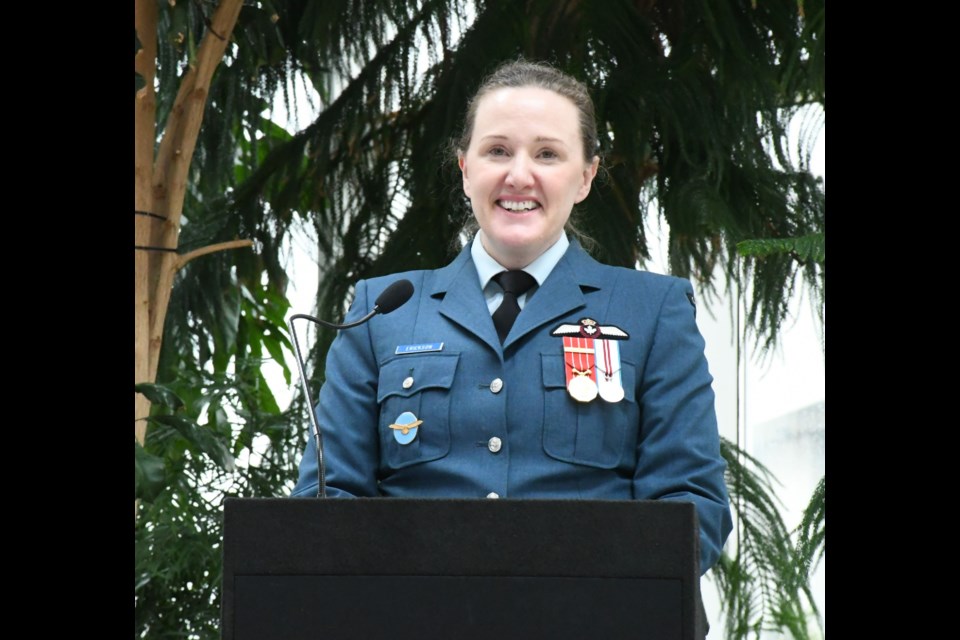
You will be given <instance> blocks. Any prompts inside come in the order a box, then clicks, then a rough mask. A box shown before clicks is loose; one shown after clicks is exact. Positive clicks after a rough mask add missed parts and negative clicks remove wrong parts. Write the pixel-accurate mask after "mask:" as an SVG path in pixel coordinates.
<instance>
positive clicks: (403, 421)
mask: <svg viewBox="0 0 960 640" xmlns="http://www.w3.org/2000/svg"><path fill="white" fill-rule="evenodd" d="M421 424H423V420H419V419H418V418H417V416H415V415H413V413H411V412H410V411H404V412H403V413H401V414H400V415H399V416H397V420H396V422H394V423H393V424H391V425H390V428H391V429H393V437H394V438H395V439H396V441H397V442H399V443H400V444H410V443H411V442H413V440H414V439H415V438H416V437H417V432H418V431H419V430H420V425H421Z"/></svg>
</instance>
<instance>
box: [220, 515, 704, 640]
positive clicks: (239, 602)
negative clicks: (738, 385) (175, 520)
mask: <svg viewBox="0 0 960 640" xmlns="http://www.w3.org/2000/svg"><path fill="white" fill-rule="evenodd" d="M697 531H698V529H697V525H696V512H695V510H694V507H693V505H692V504H690V503H680V502H666V501H664V502H657V501H568V500H400V499H387V498H368V499H359V500H317V499H258V500H247V499H245V500H237V499H232V500H228V501H227V503H226V505H225V509H224V575H223V602H222V614H223V629H222V631H223V638H225V639H227V640H251V639H261V638H265V639H277V640H281V639H290V640H298V639H300V638H304V639H306V638H358V639H360V638H363V639H376V638H418V639H424V638H467V639H468V638H650V639H652V640H674V639H676V640H692V639H693V638H702V637H703V631H702V629H701V625H702V620H701V619H700V617H699V615H698V613H699V607H700V604H699V598H700V594H699V571H698V567H697V559H698V558H699V550H698V537H697Z"/></svg>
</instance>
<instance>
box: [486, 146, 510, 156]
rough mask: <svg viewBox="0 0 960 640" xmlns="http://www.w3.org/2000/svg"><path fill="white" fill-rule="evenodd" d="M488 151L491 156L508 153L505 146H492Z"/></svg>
mask: <svg viewBox="0 0 960 640" xmlns="http://www.w3.org/2000/svg"><path fill="white" fill-rule="evenodd" d="M487 153H488V154H490V155H491V156H505V155H507V150H506V149H504V148H503V147H491V148H490V150H489V151H487Z"/></svg>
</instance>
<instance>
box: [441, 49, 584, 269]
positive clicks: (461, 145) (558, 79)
mask: <svg viewBox="0 0 960 640" xmlns="http://www.w3.org/2000/svg"><path fill="white" fill-rule="evenodd" d="M521 87H536V88H538V89H547V90H548V91H553V92H554V93H556V94H558V95H561V96H563V97H565V98H567V99H568V100H570V102H572V103H573V104H574V106H575V107H576V108H577V115H578V118H579V120H580V140H581V142H582V144H583V159H584V161H586V162H592V161H593V158H594V156H598V155H600V142H599V140H598V139H597V116H596V109H594V107H593V100H592V99H591V98H590V93H589V92H588V91H587V87H586V85H585V84H583V83H582V82H580V81H579V80H577V79H576V78H574V77H573V76H570V75H567V74H566V73H563V72H562V71H560V70H558V69H556V68H554V67H552V66H550V65H549V64H546V63H544V62H527V61H526V60H522V59H521V60H512V61H509V62H504V63H502V64H501V65H500V66H499V67H497V68H496V69H495V70H494V71H493V73H491V74H490V75H489V76H487V77H486V78H485V79H484V81H483V82H482V83H480V88H478V89H477V92H476V93H475V94H473V97H472V98H471V99H470V102H468V103H467V113H466V117H465V118H464V123H463V132H462V133H461V134H460V138H459V139H458V140H457V141H456V142H455V143H454V144H451V145H450V146H451V147H453V149H452V151H453V153H452V154H451V155H452V156H453V157H454V159H455V160H456V157H457V156H458V155H460V154H466V152H467V149H468V148H469V147H470V140H471V138H472V137H473V125H474V123H475V122H476V119H477V107H478V105H479V104H480V100H482V99H483V97H484V96H486V95H487V94H488V93H490V92H492V91H496V90H497V89H507V88H514V89H516V88H521ZM601 172H602V167H601ZM459 194H460V196H461V198H462V196H463V192H462V191H460V192H459ZM575 214H576V210H574V213H573V215H571V216H570V219H569V220H567V224H566V225H565V227H564V228H565V229H566V231H567V233H569V234H570V235H572V236H574V237H575V238H576V239H577V240H579V241H580V244H581V245H582V246H583V248H584V249H586V250H587V251H588V252H591V251H592V250H593V248H594V247H595V246H596V242H595V241H594V240H593V239H592V238H591V237H590V236H588V235H586V234H585V233H583V232H582V231H580V229H578V228H577V225H576V224H575V220H574V218H575V217H576V215H575ZM478 228H479V225H478V224H477V221H476V218H474V216H473V212H472V211H470V207H469V206H468V207H467V215H466V217H465V219H464V224H463V227H462V228H461V234H460V235H461V237H462V236H466V237H467V238H472V237H473V236H474V235H475V234H476V232H477V229H478ZM453 242H454V243H457V242H458V239H457V238H455V239H454V241H453ZM452 248H454V249H455V247H452Z"/></svg>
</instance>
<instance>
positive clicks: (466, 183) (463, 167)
mask: <svg viewBox="0 0 960 640" xmlns="http://www.w3.org/2000/svg"><path fill="white" fill-rule="evenodd" d="M457 165H458V166H459V167H460V175H461V176H462V177H463V193H464V194H466V196H467V197H468V198H469V197H470V178H469V176H467V159H466V158H465V157H464V156H463V154H462V153H458V154H457Z"/></svg>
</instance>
